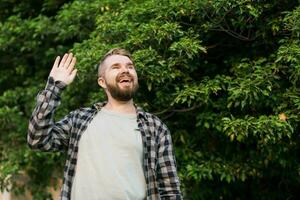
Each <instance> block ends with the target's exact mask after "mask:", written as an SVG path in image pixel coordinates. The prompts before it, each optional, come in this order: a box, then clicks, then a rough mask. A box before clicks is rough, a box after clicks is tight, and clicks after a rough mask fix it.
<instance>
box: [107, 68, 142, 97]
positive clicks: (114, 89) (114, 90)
mask: <svg viewBox="0 0 300 200" xmlns="http://www.w3.org/2000/svg"><path fill="white" fill-rule="evenodd" d="M123 76H127V77H130V78H131V79H132V84H133V86H132V87H128V88H127V87H126V88H123V89H122V88H120V87H119V85H118V83H119V80H120V79H121V78H122V77H123ZM106 84H107V90H108V92H109V93H110V95H111V96H112V97H113V98H114V99H115V100H118V101H129V100H131V99H132V98H133V97H134V96H135V94H136V91H137V90H138V88H139V84H138V83H137V82H134V78H133V77H132V76H131V75H130V74H129V73H123V74H120V75H118V76H117V77H116V80H115V84H111V83H108V82H106Z"/></svg>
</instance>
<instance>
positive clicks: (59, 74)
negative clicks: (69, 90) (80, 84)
mask: <svg viewBox="0 0 300 200" xmlns="http://www.w3.org/2000/svg"><path fill="white" fill-rule="evenodd" d="M75 64H76V58H75V57H74V56H73V54H72V53H69V54H68V53H66V54H65V55H64V56H63V58H62V59H61V60H60V56H57V57H56V59H55V62H54V64H53V67H52V70H51V72H50V75H49V76H52V77H53V79H54V81H62V82H64V83H65V84H67V85H69V84H70V83H72V82H73V80H74V78H75V76H76V73H77V69H75V68H74V66H75Z"/></svg>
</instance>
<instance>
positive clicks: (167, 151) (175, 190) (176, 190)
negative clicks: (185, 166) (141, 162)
mask: <svg viewBox="0 0 300 200" xmlns="http://www.w3.org/2000/svg"><path fill="white" fill-rule="evenodd" d="M157 172H158V173H157V177H158V182H159V193H160V197H161V199H170V200H179V199H182V194H181V191H180V181H179V177H178V174H177V167H176V160H175V155H174V151H173V145H172V139H171V135H170V133H169V132H168V131H167V132H166V133H165V134H164V136H163V137H162V138H161V139H160V145H159V152H158V168H157Z"/></svg>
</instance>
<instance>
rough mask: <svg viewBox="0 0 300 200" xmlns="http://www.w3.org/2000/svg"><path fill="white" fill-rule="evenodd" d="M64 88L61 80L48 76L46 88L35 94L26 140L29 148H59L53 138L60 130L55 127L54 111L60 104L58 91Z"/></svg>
mask: <svg viewBox="0 0 300 200" xmlns="http://www.w3.org/2000/svg"><path fill="white" fill-rule="evenodd" d="M64 88H65V84H64V83H62V82H54V80H53V78H52V77H49V79H48V82H47V85H46V88H45V89H44V90H43V91H41V92H40V93H39V94H38V96H37V104H36V107H35V109H34V111H33V113H32V116H31V118H30V121H29V127H28V136H27V141H28V144H29V146H30V147H31V148H33V149H40V150H46V151H47V150H59V148H60V147H59V145H60V144H59V143H57V142H56V143H54V142H53V138H54V136H55V135H53V134H59V132H60V130H59V129H57V128H56V127H55V122H54V119H53V117H54V112H55V109H56V108H57V107H58V106H59V104H60V96H59V95H60V92H61V91H62V90H63V89H64Z"/></svg>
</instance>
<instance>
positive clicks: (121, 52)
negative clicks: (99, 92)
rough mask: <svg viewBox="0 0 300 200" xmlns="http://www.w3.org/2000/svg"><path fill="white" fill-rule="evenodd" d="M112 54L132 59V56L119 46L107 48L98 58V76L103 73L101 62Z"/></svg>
mask: <svg viewBox="0 0 300 200" xmlns="http://www.w3.org/2000/svg"><path fill="white" fill-rule="evenodd" d="M112 55H121V56H127V57H128V58H129V59H130V60H131V61H132V56H131V54H130V53H129V52H128V51H127V50H125V49H121V48H113V49H111V50H109V51H108V52H107V53H106V54H105V55H104V56H103V57H102V59H101V60H100V62H99V65H98V77H100V76H101V75H102V73H103V70H102V68H103V67H102V64H103V62H104V61H105V59H106V58H107V57H109V56H112Z"/></svg>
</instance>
